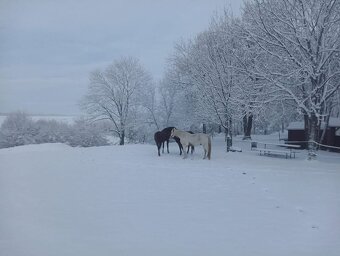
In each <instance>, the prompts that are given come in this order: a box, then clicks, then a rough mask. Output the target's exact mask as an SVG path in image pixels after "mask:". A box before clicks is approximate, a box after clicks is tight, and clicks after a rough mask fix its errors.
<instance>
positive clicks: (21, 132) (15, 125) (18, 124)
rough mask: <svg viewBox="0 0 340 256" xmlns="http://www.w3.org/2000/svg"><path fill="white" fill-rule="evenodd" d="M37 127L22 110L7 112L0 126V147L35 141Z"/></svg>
mask: <svg viewBox="0 0 340 256" xmlns="http://www.w3.org/2000/svg"><path fill="white" fill-rule="evenodd" d="M37 134H38V129H37V128H36V126H35V125H34V122H33V120H32V118H31V117H29V116H28V115H27V114H26V113H24V112H15V113H11V114H9V115H8V116H7V117H6V119H5V120H4V122H3V123H2V125H1V128H0V148H7V147H15V146H21V145H26V144H33V143H35V139H36V136H37Z"/></svg>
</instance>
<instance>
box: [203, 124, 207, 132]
mask: <svg viewBox="0 0 340 256" xmlns="http://www.w3.org/2000/svg"><path fill="white" fill-rule="evenodd" d="M203 133H207V125H206V124H203Z"/></svg>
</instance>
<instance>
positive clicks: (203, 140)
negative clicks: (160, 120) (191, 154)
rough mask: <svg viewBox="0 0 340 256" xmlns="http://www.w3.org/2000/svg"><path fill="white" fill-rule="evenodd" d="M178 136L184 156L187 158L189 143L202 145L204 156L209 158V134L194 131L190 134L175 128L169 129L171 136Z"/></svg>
mask: <svg viewBox="0 0 340 256" xmlns="http://www.w3.org/2000/svg"><path fill="white" fill-rule="evenodd" d="M175 136H176V137H178V138H179V139H180V140H181V143H182V145H183V152H184V158H187V150H186V149H187V148H188V147H189V145H190V146H191V145H192V146H197V145H202V146H203V148H204V157H203V159H205V158H206V157H208V159H209V160H210V156H211V138H210V136H209V135H207V134H204V133H195V134H191V133H188V132H185V131H181V130H177V129H176V128H173V129H172V130H171V137H175Z"/></svg>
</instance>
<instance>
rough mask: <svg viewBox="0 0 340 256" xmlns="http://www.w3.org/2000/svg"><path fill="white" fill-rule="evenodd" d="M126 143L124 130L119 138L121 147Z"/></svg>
mask: <svg viewBox="0 0 340 256" xmlns="http://www.w3.org/2000/svg"><path fill="white" fill-rule="evenodd" d="M124 143H125V131H124V130H123V131H122V132H121V133H120V136H119V145H124Z"/></svg>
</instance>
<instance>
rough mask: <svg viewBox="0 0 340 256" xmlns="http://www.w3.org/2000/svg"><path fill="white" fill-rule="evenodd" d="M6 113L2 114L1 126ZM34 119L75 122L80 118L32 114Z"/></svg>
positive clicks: (0, 116) (0, 118)
mask: <svg viewBox="0 0 340 256" xmlns="http://www.w3.org/2000/svg"><path fill="white" fill-rule="evenodd" d="M6 116H7V115H6V114H0V126H1V124H2V123H3V121H4V120H5V119H6ZM31 117H32V118H33V120H35V121H37V120H40V119H43V120H56V121H59V122H64V123H68V124H73V123H74V120H75V119H76V118H78V116H67V115H32V116H31Z"/></svg>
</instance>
